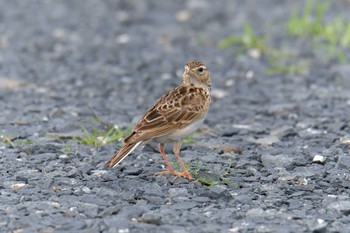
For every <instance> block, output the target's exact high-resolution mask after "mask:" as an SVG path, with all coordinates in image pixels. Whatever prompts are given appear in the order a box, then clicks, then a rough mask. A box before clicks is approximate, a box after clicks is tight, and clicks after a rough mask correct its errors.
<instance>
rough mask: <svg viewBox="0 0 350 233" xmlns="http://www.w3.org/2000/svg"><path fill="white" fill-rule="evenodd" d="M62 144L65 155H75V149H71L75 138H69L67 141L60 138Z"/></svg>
mask: <svg viewBox="0 0 350 233" xmlns="http://www.w3.org/2000/svg"><path fill="white" fill-rule="evenodd" d="M61 142H62V144H63V145H64V146H63V153H64V154H66V155H77V153H78V152H77V151H75V150H74V149H73V143H74V142H75V139H72V140H69V141H68V142H65V141H63V140H61Z"/></svg>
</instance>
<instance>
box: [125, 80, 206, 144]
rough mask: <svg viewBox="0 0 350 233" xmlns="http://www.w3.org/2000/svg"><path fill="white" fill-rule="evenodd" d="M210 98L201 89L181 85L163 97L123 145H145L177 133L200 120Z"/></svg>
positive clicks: (140, 121) (141, 120)
mask: <svg viewBox="0 0 350 233" xmlns="http://www.w3.org/2000/svg"><path fill="white" fill-rule="evenodd" d="M209 103H210V94H209V92H208V91H206V90H205V89H204V88H202V87H195V86H190V85H181V86H179V87H177V88H175V89H172V90H170V91H169V92H167V93H166V94H164V95H163V96H162V97H160V99H159V100H158V101H157V102H156V103H155V105H154V106H153V107H152V108H150V109H149V110H148V111H147V112H146V114H145V115H144V116H143V117H142V118H141V119H140V120H139V122H138V123H137V124H136V126H135V127H134V130H133V132H132V133H131V135H130V136H129V137H128V138H126V139H125V142H137V141H147V140H150V139H152V138H156V137H161V136H164V135H168V134H170V133H172V132H174V131H175V130H176V129H181V128H184V127H186V126H188V125H189V124H191V123H192V122H194V121H196V120H197V119H200V118H203V117H204V116H205V114H206V112H207V110H208V108H209Z"/></svg>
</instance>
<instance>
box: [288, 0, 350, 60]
mask: <svg viewBox="0 0 350 233" xmlns="http://www.w3.org/2000/svg"><path fill="white" fill-rule="evenodd" d="M329 5H330V4H329V3H328V2H319V1H317V2H316V1H307V3H306V4H305V6H304V10H303V13H302V14H301V15H300V14H298V12H297V10H296V9H294V10H293V13H292V14H291V17H290V19H289V21H288V22H287V31H288V33H289V34H290V35H293V36H297V37H310V38H311V40H312V44H313V46H314V47H315V49H318V50H319V49H325V52H326V53H327V54H328V59H330V58H333V57H336V58H338V60H339V61H342V62H344V61H346V60H347V59H346V56H345V53H344V49H346V48H348V47H349V46H350V22H349V21H348V20H347V19H346V18H345V17H344V16H338V17H337V18H335V19H334V20H332V21H329V22H325V20H324V18H325V17H324V16H325V13H326V11H327V10H328V9H329Z"/></svg>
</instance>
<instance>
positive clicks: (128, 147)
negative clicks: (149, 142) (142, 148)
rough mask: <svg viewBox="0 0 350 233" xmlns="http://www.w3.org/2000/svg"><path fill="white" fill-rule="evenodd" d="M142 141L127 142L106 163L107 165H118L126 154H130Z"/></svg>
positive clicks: (110, 166)
mask: <svg viewBox="0 0 350 233" xmlns="http://www.w3.org/2000/svg"><path fill="white" fill-rule="evenodd" d="M141 143H142V141H141V142H136V143H130V144H129V143H126V144H124V145H123V147H122V148H121V149H120V150H119V151H118V152H117V153H116V154H115V155H113V156H112V158H110V159H109V160H108V161H107V163H106V164H105V167H107V168H112V167H115V166H117V165H118V164H119V163H120V162H121V161H122V160H123V159H124V158H125V157H126V156H128V155H129V154H130V153H131V152H132V151H133V150H134V149H135V148H136V147H137V146H138V145H140V144H141Z"/></svg>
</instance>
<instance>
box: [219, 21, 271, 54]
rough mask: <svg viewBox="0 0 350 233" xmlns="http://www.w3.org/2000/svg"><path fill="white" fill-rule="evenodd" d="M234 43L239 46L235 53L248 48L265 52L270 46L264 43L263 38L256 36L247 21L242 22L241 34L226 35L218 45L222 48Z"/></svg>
mask: <svg viewBox="0 0 350 233" xmlns="http://www.w3.org/2000/svg"><path fill="white" fill-rule="evenodd" d="M234 45H237V46H239V47H240V49H238V50H237V52H236V54H240V53H242V52H246V51H247V50H249V49H258V50H259V51H261V52H266V51H267V50H268V49H269V48H270V47H269V46H268V45H267V44H266V43H265V38H264V37H259V36H257V35H256V34H255V32H254V30H253V28H252V26H251V25H250V24H249V23H245V24H244V26H243V33H242V34H241V35H238V36H228V37H227V38H225V39H223V40H221V41H220V43H219V47H220V48H223V49H224V48H228V47H231V46H234Z"/></svg>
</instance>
